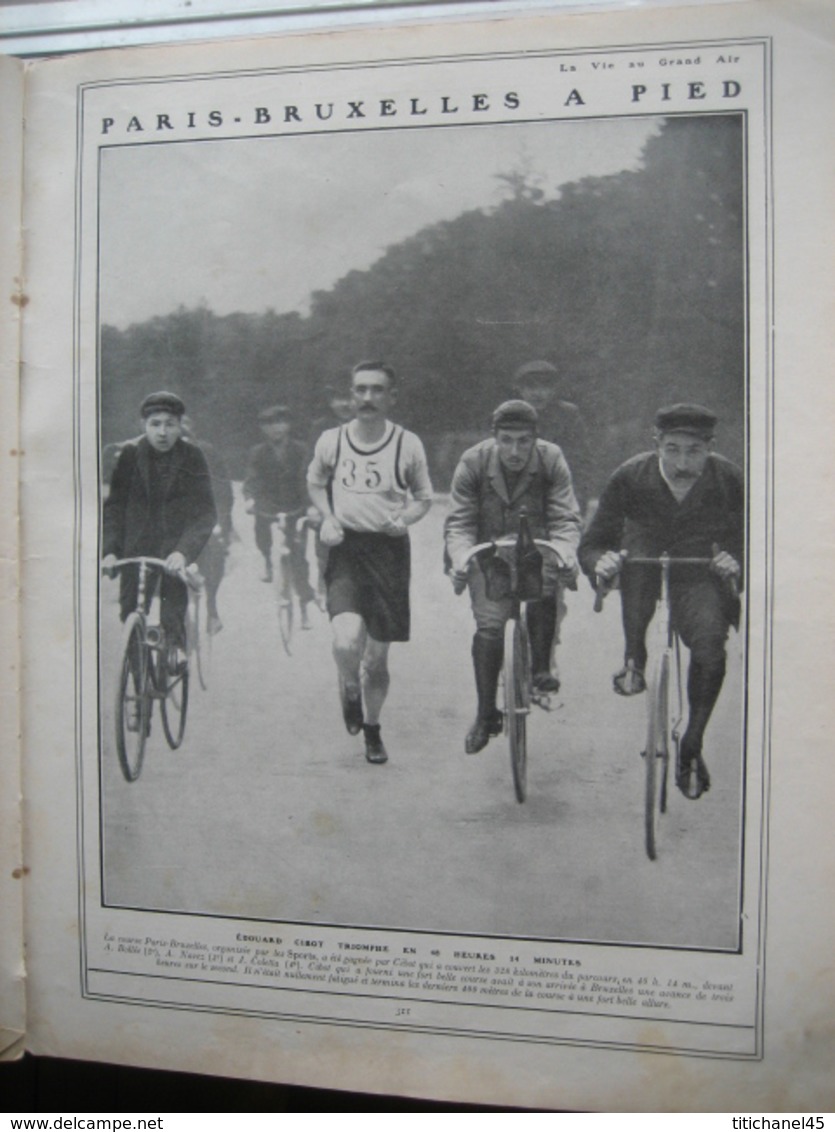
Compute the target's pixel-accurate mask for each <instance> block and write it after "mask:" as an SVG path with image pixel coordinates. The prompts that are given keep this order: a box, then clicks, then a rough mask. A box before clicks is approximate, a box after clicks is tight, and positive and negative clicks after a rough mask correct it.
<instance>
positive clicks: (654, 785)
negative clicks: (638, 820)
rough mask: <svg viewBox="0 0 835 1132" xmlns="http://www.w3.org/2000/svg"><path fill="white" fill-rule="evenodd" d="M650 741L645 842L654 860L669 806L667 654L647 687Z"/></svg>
mask: <svg viewBox="0 0 835 1132" xmlns="http://www.w3.org/2000/svg"><path fill="white" fill-rule="evenodd" d="M647 691H648V693H649V695H648V697H647V742H646V748H645V750H644V843H645V846H646V851H647V856H648V857H649V859H650V860H651V861H654V860H655V859H656V856H657V853H658V821H659V818H660V816H661V814H662V813H664V811H665V810H666V807H667V799H666V793H667V766H668V762H669V757H670V754H669V744H668V736H667V723H668V717H669V695H670V657H669V655H668V654H667V653H665V654H664V655H663V656H662V657H661V659H660V661H659V662H658V664H657V666H656V668H655V671H654V672H653V676H652V680H651V681H650V685H649V688H648V689H647Z"/></svg>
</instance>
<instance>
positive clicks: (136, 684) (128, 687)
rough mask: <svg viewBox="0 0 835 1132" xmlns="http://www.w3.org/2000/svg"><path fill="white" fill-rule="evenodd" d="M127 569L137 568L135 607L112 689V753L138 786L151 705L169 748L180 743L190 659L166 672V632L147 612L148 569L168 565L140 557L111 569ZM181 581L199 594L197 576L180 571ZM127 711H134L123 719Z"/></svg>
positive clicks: (152, 597)
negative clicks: (156, 703)
mask: <svg viewBox="0 0 835 1132" xmlns="http://www.w3.org/2000/svg"><path fill="white" fill-rule="evenodd" d="M131 565H137V566H138V567H139V569H138V574H137V597H136V608H135V609H134V610H133V611H132V612H131V613H130V614H129V615H128V616H127V617H126V619H125V628H124V636H123V642H124V643H123V648H122V663H121V665H120V668H119V672H118V684H117V689H116V750H117V754H118V757H119V763H120V766H121V768H122V773H123V774H124V777H125V778H126V779H127V781H128V782H134V781H136V779H137V778H138V777H139V774H140V772H141V769H142V762H143V759H144V752H145V743H146V740H147V737H148V734H149V733H150V725H151V713H152V709H153V702H154V700H159V702H160V711H161V713H162V724H163V730H164V732H165V737H166V740H167V741H168V745H169V746H170V747H171V748H172V749H176V748H177V747H179V746H180V744H181V743H182V740H183V735H184V733H185V721H186V712H187V707H188V683H189V681H188V660H186V663H185V666H184V667H183V668H182V669H179V668H174V669H172V668H170V667H169V659H168V655H167V642H166V637H165V631H164V629H163V627H162V625H161V623H160V620H159V617H158V616H153V617H151V616H149V614H150V610H149V608H148V607H149V605H150V603H151V602H153V601H154V600H155V598H156V597H157V595H156V594H151V593H149V574H150V571H151V570H157V571H159V572H160V573H161V572H162V571H164V570H165V569H166V564H165V562H164V561H163V560H162V559H159V558H151V557H147V556H142V557H137V558H123V559H119V560H117V561H116V562H114V563H113V569H121V568H123V567H125V566H131ZM179 578H180V581H181V582H182V583H183V584H184V585H186V586H187V587H188V588H189V590H192V591H199V589H200V584H201V580H200V577H199V574H196V573H194V572H187V571H184V572H183V573H182V574H180V575H179ZM126 709H132V710H129V711H128V714H127V715H126Z"/></svg>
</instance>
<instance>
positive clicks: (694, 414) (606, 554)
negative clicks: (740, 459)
mask: <svg viewBox="0 0 835 1132" xmlns="http://www.w3.org/2000/svg"><path fill="white" fill-rule="evenodd" d="M716 420H717V418H716V416H715V414H714V413H712V412H711V411H710V410H709V409H706V408H704V407H702V406H701V405H690V404H678V405H671V406H668V407H666V408H663V409H659V410H658V412H657V413H656V415H655V450H654V451H652V452H645V453H642V454H641V455H639V456H634V457H633V458H632V459H631V460H627V461H626V463H624V464H621V466H620V467H619V468H618V469H617V470H616V471H615V472H614V473H613V475H612V477H611V478H610V480H609V482H608V483H607V484H606V487H605V488H604V489H603V492H602V493H601V496H600V505H599V507H598V509H597V513H596V514H595V516H594V519H593V520H592V522H591V524H590V526H589V528H588V530H587V531H586V533H585V535H584V536H583V540H582V542H581V544H580V562H581V565H582V568H583V570H584V572H585V573H586V574H587V575H588V577H589V578H590V579H591V581H592V583H593V584H594V582H595V580H596V579H600V580H601V581H603V582H604V583H610V584H615V582H616V580H617V579H619V582H620V592H621V605H622V612H623V629H624V636H625V644H626V648H625V660H624V667H623V668H622V669H620V671H618V672H617V673H615V676H614V678H613V683H614V690H615V691H616V692H617V693H618V694H619V695H622V696H630V695H634V694H635V693H638V692H643V691H644V690H645V688H646V681H645V679H644V668H645V666H646V661H647V649H646V644H645V637H646V630H647V626H648V625H649V622H650V620H651V619H652V616H653V613H654V611H655V605H656V602H657V600H658V594H659V586H660V578H659V571H658V569H656V568H654V567H653V566H650V565H648V566H641V565H637V566H635V567H634V568H632V569H629V570H624V571H623V572H622V573H621V571H622V567H623V563H624V554H623V553H622V551H625V552H626V559H627V561H628V557H629V555H632V556H633V557H640V558H650V557H652V558H655V557H658V556H659V555H660V554H662V553H665V552H666V553H667V554H669V555H670V557H672V558H678V557H681V558H691V557H693V558H708V559H710V560H711V562H710V569H709V570H707V571H706V570H705V569H704V568H700V567H698V566H688V565H681V566H678V567H675V566H674V567H673V568H672V570H671V575H670V600H671V608H672V618H673V624H674V625H675V626H676V628H677V630H678V632H679V634H680V635H681V639H682V640H683V641H684V644H685V645H686V646H687V647H688V648H689V650H690V666H689V671H688V676H687V697H688V702H689V717H688V722H687V729H686V731H685V732H684V735H683V736H682V741H681V746H680V752H679V764H678V767H677V770H676V780H677V784H678V786H679V789H681V790H682V791H683V792H684V793H685V794H686V796H687V797H699V796H700V795H701V794H703V793H704V792H705V791H706V790H708V789H709V787H710V775H709V773H708V770H707V765H706V764H705V761H704V758H703V757H702V744H703V737H704V732H705V728H706V727H707V723H708V720H709V719H710V716H711V713H712V711H713V708H714V705H715V704H716V700H717V698H718V696H719V692H720V690H721V688H722V682H723V680H724V677H725V642H726V641H727V637H728V629H729V627H730V626H731V625H735V626H738V623H739V600H738V597H737V596H736V588H737V587H738V585H739V583H740V581H741V563H742V560H743V557H742V556H743V549H744V487H743V478H742V471H741V470H740V469H739V468H738V467H737V466H736V465H735V464H733V463H731V461H730V460H727V459H725V458H724V457H723V456H719V455H717V454H716V453H714V452H713V436H714V431H715V427H716ZM731 579H733V580H734V581H735V582H736V587H732V586H731V584H730V580H731ZM693 764H695V770H696V779H697V783H698V789H697V790H696V791H695V792H693V793H691V792H689V791H688V782H689V781H690V771H691V768H692V767H693Z"/></svg>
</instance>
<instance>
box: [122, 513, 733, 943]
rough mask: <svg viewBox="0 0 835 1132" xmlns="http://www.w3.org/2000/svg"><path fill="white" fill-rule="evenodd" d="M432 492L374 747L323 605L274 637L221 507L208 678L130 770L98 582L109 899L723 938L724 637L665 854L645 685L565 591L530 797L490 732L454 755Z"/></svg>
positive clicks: (604, 936) (466, 926) (458, 729)
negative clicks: (477, 748)
mask: <svg viewBox="0 0 835 1132" xmlns="http://www.w3.org/2000/svg"><path fill="white" fill-rule="evenodd" d="M445 511H446V502H445V500H443V499H440V500H438V501H437V502H436V504H435V506H434V507H433V510H432V511H431V512H430V515H429V516H428V517H427V518H426V519H425V520H424V521H423V522H422V523H420V524H419V525H418V526H417V527H415V528H413V536H412V539H413V585H412V594H413V634H412V636H413V639H412V641H411V642H410V643H409V644H408V645H395V646H393V647H392V650H391V670H392V687H391V692H390V696H389V700H388V703H387V704H386V708H385V711H384V716H383V734H384V738H385V741H386V744H387V746H388V748H389V753H390V761H389V762H388V764H386V765H385V766H371V765H369V764H368V763H366V761H365V758H364V756H363V748H362V740H361V737H359V738H352V737H351V736H349V735H347V734H346V732H345V730H344V727H343V725H342V721H341V715H340V712H339V706H338V701H337V694H336V681H335V670H334V666H333V662H332V659H331V656H330V637H329V628H328V624H327V619H326V617H325V615H323V614H320V613H318V611H317V612H314V613H313V627H312V628H311V630H310V631H309V632H306V633H297V634H296V637H295V640H294V655H293V656H292V657H288V656H286V655H285V654H284V652H283V651H282V648H281V644H280V641H279V636H278V625H277V620H276V616H275V610H274V606H273V598H272V591H271V587H269V586H267V585H265V584H263V583H262V582H261V581H260V580H259V573H260V571H259V565H260V563H259V561H258V558H257V555H256V552H255V550H254V546H253V543H252V532H251V520H250V519H248V517H246V516H243V515H242V514H239V515H238V516H237V517H236V522H237V529H238V531H239V532H240V535H241V539H242V541H241V542H240V543H237V544H235V546H234V547H233V550H232V554H231V555H230V559H229V563H228V572H227V577H226V580H225V581H224V584H223V587H222V588H221V592H220V596H221V601H220V604H221V614H222V617H223V621H224V626H225V627H224V629H223V631H222V633H220V634H219V635H218V636H217V638H215V641H214V644H213V655H212V673H211V684H210V689H209V691H208V692H202V691H200V689H199V688H198V687H197V686H196V684H195V685H194V690H193V694H192V703H191V708H190V714H189V720H188V730H187V734H186V739H185V742H184V744H183V747H182V748H181V749H180V750H179V751H176V752H172V751H169V750H168V748H167V746H166V744H165V741H164V738H163V736H162V730H161V727H160V726H159V719H158V718H155V720H154V729H153V734H152V736H151V739H150V742H149V747H148V751H147V754H146V762H145V767H144V770H143V772H142V776H141V778H140V779H139V780H138V781H137V782H136V783H133V784H128V783H127V782H125V781H124V780H123V778H122V777H121V774H120V771H119V769H118V765H117V761H116V756H115V751H114V744H113V741H112V728H113V724H112V710H111V703H110V699H111V694H110V688H111V686H112V679H113V670H114V668H115V660H116V655H117V653H118V642H119V626H118V618H117V612H116V606H115V604H114V598H115V586H114V585H113V584H112V583H105V586H106V589H105V593H104V609H103V616H102V624H103V641H102V656H103V688H104V689H105V695H104V701H103V704H102V715H103V725H102V735H103V742H102V752H101V755H102V790H103V803H102V815H103V829H102V836H103V846H104V852H103V860H104V891H105V900H106V902H107V903H108V904H113V905H120V906H128V907H138V908H146V909H160V910H177V911H190V912H203V913H213V914H221V915H229V916H241V917H249V918H257V919H266V920H290V921H295V922H310V923H336V924H354V925H363V926H382V927H391V928H431V929H433V930H438V931H455V932H471V933H478V934H494V933H495V934H502V935H515V936H524V937H543V938H548V939H565V940H588V941H600V942H602V941H612V942H615V941H616V942H634V943H653V944H660V945H667V946H674V947H681V946H684V947H704V948H735V947H736V945H737V933H738V925H739V888H740V873H739V869H740V849H739V846H740V838H741V789H740V778H741V761H742V759H741V738H740V733H741V718H742V709H741V670H742V664H741V651H742V641H741V639H740V638H738V637H736V636H735V635H732V637H731V640H730V642H729V666H728V669H729V670H728V677H727V680H726V684H725V687H724V689H723V692H722V696H721V699H720V702H719V705H718V708H717V710H716V713H715V715H714V719H713V720H712V722H711V725H710V728H709V730H708V736H707V745H706V750H705V755H706V758H707V761H708V764H709V766H710V769H711V773H712V776H713V788H712V789H711V791H710V793H709V794H707V795H706V796H705V797H704V798H703V799H701V800H700V801H698V802H695V803H693V802H689V801H686V800H685V799H684V798H683V797H682V796H681V795H680V794H679V793H678V792H677V791H676V790H675V789H673V790H672V798H671V804H670V812H669V814H668V815H667V817H666V819H665V823H664V829H663V833H662V841H661V851H660V856H659V859H658V860H657V861H656V862H654V863H651V862H649V861H648V860H647V858H646V856H645V854H644V848H643V833H642V805H643V802H642V786H643V775H642V765H641V759H640V756H639V751H640V748H641V745H642V732H643V729H644V713H645V702H644V697H635V698H634V699H632V700H624V699H622V698H620V697H617V696H614V695H613V694H612V691H611V673H612V672H613V671H614V670H615V668H617V667H618V665H619V661H620V656H621V648H622V646H621V639H620V624H619V609H618V602H617V599H614V600H610V601H609V602H608V604H607V608H606V609H605V610H604V612H603V613H602V614H600V615H595V614H594V613H593V612H592V600H591V591H590V590H589V589H588V587H587V585H586V584H585V583H581V589H580V591H579V593H577V594H571V595H569V613H568V617H567V619H566V622H565V625H564V627H563V642H562V645H561V649H560V664H561V670H562V677H563V689H562V691H561V692H560V694H559V696H558V697H557V706H556V709H555V710H554V711H552V712H551V713H549V714H546V713H544V712H541V711H536V712H535V714H534V715H533V716H532V718H531V721H530V725H529V783H528V785H529V796H528V800H527V802H526V803H525V804H524V805H520V804H518V803H517V802H516V800H515V798H514V794H513V787H512V783H511V776H510V766H509V760H508V754H507V745H506V742H505V741H504V740H503V739H497V740H494V741H493V742H491V743H490V745H489V746H488V748H487V749H486V750H485V751H483V752H482V753H481V754H480V755H477V756H467V755H465V754H464V747H463V739H464V734H465V732H466V730H467V728H468V726H469V724H470V722H471V718H472V715H473V712H474V702H475V700H474V690H473V686H472V674H471V666H470V657H469V650H470V639H471V635H472V622H471V615H470V611H469V606H468V602H467V599H466V596H464V597H458V598H456V597H455V596H454V595H453V593H452V590H451V588H450V585H449V582H448V580H447V579H446V578H445V577H444V576H443V574H442V571H441V525H442V520H443V515H444V514H445Z"/></svg>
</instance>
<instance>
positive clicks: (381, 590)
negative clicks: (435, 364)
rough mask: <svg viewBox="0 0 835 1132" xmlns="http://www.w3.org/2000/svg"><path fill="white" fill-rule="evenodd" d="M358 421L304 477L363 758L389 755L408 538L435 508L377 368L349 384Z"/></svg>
mask: <svg viewBox="0 0 835 1132" xmlns="http://www.w3.org/2000/svg"><path fill="white" fill-rule="evenodd" d="M351 394H352V400H353V405H354V410H355V417H354V419H353V420H352V421H349V422H348V423H347V424H342V425H340V426H339V427H338V428H333V429H329V430H328V431H327V432H324V433H322V435H321V436H320V437H319V440H318V441H317V443H316V450H315V452H314V455H313V460H312V462H311V464H310V468H309V470H308V473H307V483H308V490H309V492H310V498H311V501H312V502H313V504H314V506H315V507H316V508H317V509H318V510H319V512H320V513H321V515H322V527H321V531H320V537H321V540H322V542H323V543H324V545H325V546H327V547H328V548H329V554H328V566H327V573H326V583H327V590H328V613H329V614H330V618H331V629H332V632H333V655H334V659H335V661H336V666H337V670H338V673H339V688H340V695H341V698H342V714H343V719H344V721H345V726H346V728H347V730H348V732H349V734H351V735H358V734H359V732H360V731H362V732H363V735H364V738H365V757H366V759H367V760H368V762H370V763H384V762H386V761H387V759H388V752H387V751H386V747H385V744H384V743H383V740H382V736H381V732H380V713H381V711H382V708H383V704H384V703H385V699H386V695H387V693H388V688H389V671H388V651H389V645H390V643H391V642H392V641H408V639H409V633H410V607H409V581H410V573H411V557H410V554H411V552H410V545H409V534H408V528H409V527H410V526H411V525H412V524H413V523H417V522H418V521H419V520H420V519H422V518H423V516H424V515H425V514H426V513H427V511H428V510H429V508H430V506H431V503H432V484H431V482H430V480H429V469H428V466H427V462H426V453H425V452H424V450H423V444H422V443H421V441H420V439H419V438H418V437H417V436H416V435H415V434H414V433H413V432H408V431H407V430H406V429H404V428H401V426H400V425H396V424H394V423H392V421H390V420H388V416H387V415H388V412H389V410H390V408H391V407H392V406H393V405H394V403H395V399H396V395H397V388H396V375H395V372H394V370H393V369H392V367H391V366H390V365H387V364H386V363H384V362H380V361H365V362H359V363H358V364H357V365H355V366H354V368H353V370H352V374H351Z"/></svg>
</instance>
